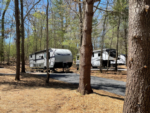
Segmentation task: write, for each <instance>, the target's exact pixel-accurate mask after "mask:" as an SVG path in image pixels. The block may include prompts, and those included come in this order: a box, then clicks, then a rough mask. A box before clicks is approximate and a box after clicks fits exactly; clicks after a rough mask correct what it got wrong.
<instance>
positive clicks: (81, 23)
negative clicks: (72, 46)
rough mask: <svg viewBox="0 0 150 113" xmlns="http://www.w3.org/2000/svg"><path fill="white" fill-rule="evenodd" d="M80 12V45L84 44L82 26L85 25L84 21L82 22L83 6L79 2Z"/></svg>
mask: <svg viewBox="0 0 150 113" xmlns="http://www.w3.org/2000/svg"><path fill="white" fill-rule="evenodd" d="M80 1H81V0H79V2H80ZM79 14H80V46H81V45H82V37H83V34H82V27H83V22H82V20H83V19H82V6H81V3H79Z"/></svg>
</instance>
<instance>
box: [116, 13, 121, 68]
mask: <svg viewBox="0 0 150 113" xmlns="http://www.w3.org/2000/svg"><path fill="white" fill-rule="evenodd" d="M119 28H120V16H119V17H118V27H117V44H116V62H115V71H117V70H118V63H117V60H118V40H119Z"/></svg>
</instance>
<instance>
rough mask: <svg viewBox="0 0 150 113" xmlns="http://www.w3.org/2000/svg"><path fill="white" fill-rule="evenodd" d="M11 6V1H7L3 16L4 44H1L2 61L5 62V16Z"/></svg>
mask: <svg viewBox="0 0 150 113" xmlns="http://www.w3.org/2000/svg"><path fill="white" fill-rule="evenodd" d="M9 4H10V0H7V2H6V7H5V9H4V11H3V14H2V42H1V43H2V44H1V58H2V60H3V61H4V37H5V35H4V34H5V14H6V11H7V9H8V6H9Z"/></svg>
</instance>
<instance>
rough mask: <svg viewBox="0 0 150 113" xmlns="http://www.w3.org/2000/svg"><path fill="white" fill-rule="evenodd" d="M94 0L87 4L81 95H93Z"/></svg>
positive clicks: (81, 58) (81, 55)
mask: <svg viewBox="0 0 150 113" xmlns="http://www.w3.org/2000/svg"><path fill="white" fill-rule="evenodd" d="M93 4H94V2H93V0H89V1H86V2H85V6H86V7H85V12H86V13H85V18H84V24H83V25H84V28H83V39H82V45H81V48H80V82H79V88H78V91H79V92H80V93H81V94H83V95H84V94H89V93H92V92H93V90H92V88H91V79H90V74H91V55H92V51H93V48H92V42H91V33H92V19H93Z"/></svg>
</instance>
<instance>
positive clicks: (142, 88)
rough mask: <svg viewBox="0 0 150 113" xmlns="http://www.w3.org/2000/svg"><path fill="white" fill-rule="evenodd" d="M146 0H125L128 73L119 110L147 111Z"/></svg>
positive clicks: (149, 11) (149, 44)
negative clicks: (122, 105)
mask: <svg viewBox="0 0 150 113" xmlns="http://www.w3.org/2000/svg"><path fill="white" fill-rule="evenodd" d="M149 7H150V0H130V1H129V34H128V44H129V46H128V76H127V84H126V94H125V95H126V96H125V101H124V107H123V113H150V104H149V103H150V76H149V75H150V58H149V57H150V49H149V48H150V33H149V31H150V8H149Z"/></svg>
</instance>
